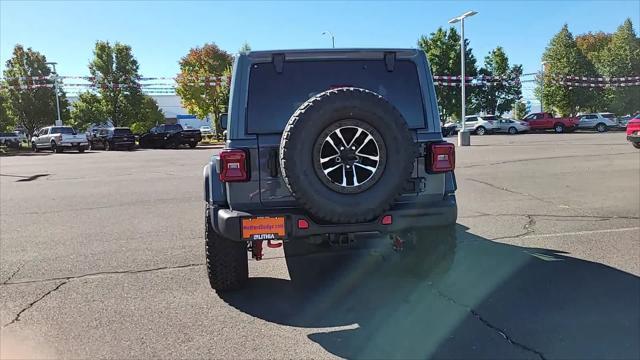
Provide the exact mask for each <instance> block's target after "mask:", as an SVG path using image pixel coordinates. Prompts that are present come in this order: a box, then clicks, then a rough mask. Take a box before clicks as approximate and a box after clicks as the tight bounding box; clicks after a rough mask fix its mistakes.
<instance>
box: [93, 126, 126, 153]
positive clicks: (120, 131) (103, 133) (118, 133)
mask: <svg viewBox="0 0 640 360" xmlns="http://www.w3.org/2000/svg"><path fill="white" fill-rule="evenodd" d="M89 144H90V145H91V149H98V148H100V149H104V150H107V151H109V150H117V149H118V148H124V149H127V150H133V149H135V147H136V141H135V137H134V135H133V133H132V132H131V129H129V128H125V127H118V128H111V129H99V130H98V131H97V132H96V133H95V135H93V136H92V137H91V140H89Z"/></svg>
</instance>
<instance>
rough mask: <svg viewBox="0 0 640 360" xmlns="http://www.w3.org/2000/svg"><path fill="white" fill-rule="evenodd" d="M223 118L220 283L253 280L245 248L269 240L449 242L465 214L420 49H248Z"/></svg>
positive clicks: (215, 276)
mask: <svg viewBox="0 0 640 360" xmlns="http://www.w3.org/2000/svg"><path fill="white" fill-rule="evenodd" d="M221 118H222V119H223V120H222V123H221V126H222V127H223V128H224V129H226V131H227V141H226V146H225V148H224V149H223V150H222V151H221V152H220V153H219V154H217V155H214V156H213V157H212V158H211V161H210V163H209V164H207V165H206V166H205V168H204V193H205V201H206V208H205V237H206V263H207V270H208V275H209V280H210V283H211V287H212V288H213V289H215V290H217V291H225V290H233V289H238V288H240V287H242V286H243V285H244V284H245V283H246V281H247V279H248V263H247V262H248V252H249V253H251V254H252V257H253V258H255V259H257V260H260V259H261V258H262V245H263V242H264V241H267V242H268V245H269V246H270V247H278V246H280V245H282V243H281V242H276V240H281V241H283V242H284V248H285V257H286V258H288V253H287V248H288V247H291V248H292V247H293V245H295V244H302V243H307V244H321V243H329V244H338V245H344V244H349V243H350V242H351V241H352V239H354V236H355V235H356V234H361V233H378V234H384V235H389V236H390V238H391V239H392V243H393V244H394V246H395V247H396V248H400V247H402V244H403V242H404V239H408V238H411V239H412V240H413V243H414V244H417V245H418V246H419V245H420V243H426V242H428V241H441V239H442V238H441V237H440V235H436V234H441V232H437V231H436V229H438V231H441V230H442V229H443V228H444V229H447V231H450V230H451V229H452V228H453V225H454V224H455V223H456V218H457V205H456V197H455V191H456V181H455V175H454V172H453V170H454V166H455V149H454V146H453V145H452V144H450V143H447V142H445V141H443V138H442V133H441V128H440V119H439V116H438V105H437V103H436V94H435V89H434V86H433V82H432V77H431V73H430V70H429V65H428V63H427V59H426V57H425V55H424V53H423V52H422V51H418V50H412V49H384V50H382V49H333V50H293V51H254V52H250V53H247V54H242V55H239V56H238V57H237V59H236V61H235V64H234V69H233V78H232V83H231V95H230V99H229V113H228V116H225V117H221ZM434 227H436V228H434ZM425 261H427V259H425ZM290 270H291V269H290ZM290 275H291V276H292V279H293V277H294V274H290Z"/></svg>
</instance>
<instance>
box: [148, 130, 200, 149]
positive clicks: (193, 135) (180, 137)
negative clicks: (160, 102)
mask: <svg viewBox="0 0 640 360" xmlns="http://www.w3.org/2000/svg"><path fill="white" fill-rule="evenodd" d="M201 140H202V135H201V134H200V130H198V129H193V130H191V129H190V130H185V129H183V128H182V125H180V124H172V125H159V126H156V127H154V128H152V129H151V130H150V131H149V132H148V133H146V134H143V135H142V136H140V147H143V148H173V149H177V148H178V147H180V146H181V145H185V144H186V145H189V146H190V147H192V148H194V147H196V145H198V143H199V142H200V141H201Z"/></svg>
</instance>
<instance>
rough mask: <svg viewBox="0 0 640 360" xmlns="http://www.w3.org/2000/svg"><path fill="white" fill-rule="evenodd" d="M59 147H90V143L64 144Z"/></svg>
mask: <svg viewBox="0 0 640 360" xmlns="http://www.w3.org/2000/svg"><path fill="white" fill-rule="evenodd" d="M58 146H62V147H78V146H89V142H88V141H81V142H77V143H76V142H62V143H60V144H58Z"/></svg>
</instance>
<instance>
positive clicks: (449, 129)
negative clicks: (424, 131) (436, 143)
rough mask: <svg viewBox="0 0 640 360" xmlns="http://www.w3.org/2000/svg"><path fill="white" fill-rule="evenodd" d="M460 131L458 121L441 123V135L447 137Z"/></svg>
mask: <svg viewBox="0 0 640 360" xmlns="http://www.w3.org/2000/svg"><path fill="white" fill-rule="evenodd" d="M458 131H460V123H458V122H448V123H446V124H444V125H442V136H443V137H447V136H451V135H455V134H457V133H458Z"/></svg>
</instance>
